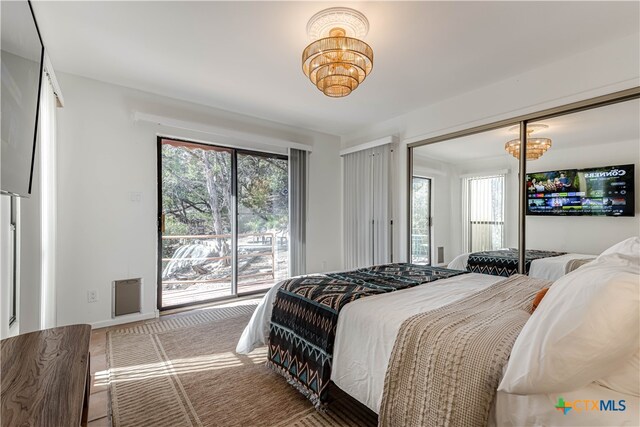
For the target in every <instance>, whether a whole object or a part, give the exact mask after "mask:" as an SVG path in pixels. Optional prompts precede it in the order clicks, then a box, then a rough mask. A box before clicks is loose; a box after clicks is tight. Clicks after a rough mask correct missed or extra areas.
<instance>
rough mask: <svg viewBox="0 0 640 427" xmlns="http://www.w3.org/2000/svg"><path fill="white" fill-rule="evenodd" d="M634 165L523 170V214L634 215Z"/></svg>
mask: <svg viewBox="0 0 640 427" xmlns="http://www.w3.org/2000/svg"><path fill="white" fill-rule="evenodd" d="M634 172H635V171H634V165H621V166H603V167H595V168H587V169H560V170H555V171H547V172H536V173H531V174H527V215H553V216H555V215H560V216H634V215H635V198H634V177H635V175H634Z"/></svg>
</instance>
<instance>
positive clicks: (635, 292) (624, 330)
mask: <svg viewBox="0 0 640 427" xmlns="http://www.w3.org/2000/svg"><path fill="white" fill-rule="evenodd" d="M614 255H617V253H615V254H614ZM628 270H629V269H628V268H624V267H622V266H620V265H619V264H617V263H616V262H611V263H609V262H605V261H604V260H601V262H598V263H589V264H587V265H584V266H583V267H581V268H579V269H577V270H575V271H573V272H572V273H569V274H567V275H566V276H563V277H561V278H560V279H558V280H557V281H556V282H555V283H554V284H553V285H552V286H551V287H550V288H549V291H548V292H547V294H546V295H545V297H544V298H543V300H542V302H541V303H540V305H539V306H538V308H537V309H536V311H535V312H534V313H533V314H532V315H531V318H530V319H529V321H527V323H526V324H525V326H524V328H523V329H522V332H521V333H520V335H519V336H518V338H517V339H516V342H515V344H514V346H513V349H512V351H511V357H510V359H509V363H508V365H507V370H506V372H505V375H504V377H503V379H502V382H501V383H500V386H499V387H498V390H499V391H504V392H508V393H514V394H539V393H544V394H548V393H560V392H566V391H571V390H575V389H578V388H581V387H584V386H586V385H588V384H590V383H592V382H594V381H596V380H598V379H601V378H606V377H607V376H608V375H610V374H612V373H613V372H614V371H615V369H616V368H618V367H620V365H621V364H622V363H624V362H626V361H627V360H628V359H629V358H631V357H632V356H633V355H634V354H635V353H636V352H637V351H638V347H639V346H640V337H639V335H640V325H639V324H640V276H639V275H637V274H634V273H631V272H629V271H628Z"/></svg>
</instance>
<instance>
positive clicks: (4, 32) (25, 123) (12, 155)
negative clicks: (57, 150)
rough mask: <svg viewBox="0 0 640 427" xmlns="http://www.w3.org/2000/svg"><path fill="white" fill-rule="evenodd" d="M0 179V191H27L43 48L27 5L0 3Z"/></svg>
mask: <svg viewBox="0 0 640 427" xmlns="http://www.w3.org/2000/svg"><path fill="white" fill-rule="evenodd" d="M0 15H1V20H2V22H1V24H2V29H1V37H2V41H1V50H2V52H1V54H2V57H1V60H2V61H1V63H2V67H1V74H0V76H1V81H2V82H1V84H2V106H1V107H2V123H1V129H0V134H1V141H2V142H1V143H2V148H1V150H2V152H1V153H0V159H1V163H2V164H1V165H0V166H1V169H2V171H1V177H0V192H2V193H7V194H14V195H18V196H28V195H29V194H30V193H31V181H32V175H33V161H34V157H35V147H36V138H37V127H38V106H39V96H40V84H41V82H42V60H43V57H44V47H43V45H42V40H41V38H40V33H39V31H38V26H37V24H36V20H35V17H34V15H33V11H32V9H31V3H29V2H28V1H26V0H20V1H0Z"/></svg>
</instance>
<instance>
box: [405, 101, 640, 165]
mask: <svg viewBox="0 0 640 427" xmlns="http://www.w3.org/2000/svg"><path fill="white" fill-rule="evenodd" d="M533 123H542V124H545V125H547V126H549V128H548V129H544V130H540V131H537V132H535V133H534V136H540V137H547V138H551V140H552V144H553V145H552V147H551V148H550V151H551V150H553V151H558V150H566V149H572V148H573V149H575V148H576V147H585V146H590V145H600V146H603V147H606V144H608V143H615V142H622V141H634V140H635V141H638V144H640V100H633V101H627V102H622V103H619V104H613V105H609V106H606V107H601V108H595V109H592V110H586V111H581V112H578V113H573V114H568V115H565V116H558V117H554V118H551V119H547V120H543V121H540V122H533ZM509 128H510V127H506V128H502V129H497V130H494V131H489V132H483V133H480V134H477V135H470V136H466V137H463V138H456V139H453V140H449V141H443V142H440V143H436V144H429V145H424V146H421V147H417V148H416V149H415V150H414V156H415V157H416V159H417V161H418V162H419V161H420V159H433V160H440V161H444V162H447V163H452V164H456V163H462V162H468V161H471V160H477V159H485V158H495V157H499V156H506V157H507V158H511V155H510V154H508V153H507V152H506V151H505V150H504V144H505V143H506V142H507V141H509V140H511V139H515V138H518V133H517V131H516V132H515V133H513V132H510V131H509Z"/></svg>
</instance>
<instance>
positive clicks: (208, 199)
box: [158, 138, 289, 309]
mask: <svg viewBox="0 0 640 427" xmlns="http://www.w3.org/2000/svg"><path fill="white" fill-rule="evenodd" d="M287 177H288V162H287V158H286V156H278V155H272V154H265V153H255V152H247V151H239V150H235V149H231V148H225V147H217V146H212V145H207V144H199V143H192V142H185V141H178V140H173V139H167V138H159V140H158V200H159V233H158V236H159V244H158V246H159V272H158V308H159V309H167V308H175V307H181V306H185V305H190V304H196V303H202V302H206V301H211V300H216V299H220V298H225V297H231V296H235V295H239V294H243V293H251V292H257V291H261V290H263V289H266V288H268V287H270V286H272V285H273V284H275V283H276V281H278V280H280V279H282V278H284V277H286V276H287V275H288V265H289V263H288V249H287V248H288V236H289V232H288V225H289V212H288V185H287V184H288V180H287Z"/></svg>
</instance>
